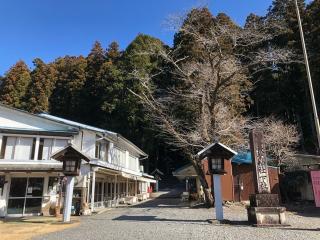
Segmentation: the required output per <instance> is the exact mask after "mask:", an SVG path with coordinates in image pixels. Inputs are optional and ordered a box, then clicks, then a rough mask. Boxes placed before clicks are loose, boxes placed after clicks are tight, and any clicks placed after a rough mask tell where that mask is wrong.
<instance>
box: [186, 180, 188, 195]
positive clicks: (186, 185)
mask: <svg viewBox="0 0 320 240" xmlns="http://www.w3.org/2000/svg"><path fill="white" fill-rule="evenodd" d="M186 192H188V178H186Z"/></svg>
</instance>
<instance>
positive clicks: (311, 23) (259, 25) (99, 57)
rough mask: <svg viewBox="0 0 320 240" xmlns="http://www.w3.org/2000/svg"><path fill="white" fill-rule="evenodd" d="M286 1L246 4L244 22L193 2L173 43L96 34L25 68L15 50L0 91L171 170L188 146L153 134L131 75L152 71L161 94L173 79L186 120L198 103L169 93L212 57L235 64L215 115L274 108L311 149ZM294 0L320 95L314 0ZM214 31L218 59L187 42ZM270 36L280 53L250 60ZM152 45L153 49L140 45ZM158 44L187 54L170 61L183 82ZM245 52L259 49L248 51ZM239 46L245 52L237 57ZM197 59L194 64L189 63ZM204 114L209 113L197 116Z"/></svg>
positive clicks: (19, 104) (319, 31)
mask: <svg viewBox="0 0 320 240" xmlns="http://www.w3.org/2000/svg"><path fill="white" fill-rule="evenodd" d="M293 4H294V3H293V1H288V0H274V1H273V3H272V5H271V6H270V8H269V9H268V12H267V14H266V15H265V16H257V15H254V14H250V15H249V16H248V18H247V21H246V24H245V26H243V27H241V26H238V25H237V24H236V23H234V22H233V21H232V20H231V19H230V18H229V17H228V16H227V15H226V14H224V13H219V14H218V15H217V16H212V14H211V13H210V11H209V10H208V9H207V8H200V9H193V10H191V11H190V12H189V13H188V14H187V15H186V16H184V18H183V21H182V25H181V26H179V28H178V30H177V32H176V34H175V38H174V44H173V46H172V47H170V46H166V45H165V44H164V43H162V42H161V41H160V40H159V39H157V38H154V37H152V36H148V35H144V34H139V35H138V36H137V37H136V38H135V39H134V40H133V41H132V42H131V43H130V44H129V46H128V47H127V48H126V49H124V50H121V49H119V46H118V44H117V42H112V43H110V44H109V45H108V46H107V47H104V46H102V45H101V43H100V42H95V43H94V44H93V47H92V49H91V51H90V53H89V54H88V56H63V57H59V58H58V59H56V60H54V61H53V62H50V63H44V62H43V61H42V60H41V59H39V58H37V59H35V60H34V67H33V68H32V69H29V68H28V66H27V65H26V64H25V63H24V62H23V61H22V60H20V61H18V62H17V63H16V64H15V65H14V66H12V67H11V68H10V69H9V70H8V71H7V72H6V73H5V75H4V76H2V77H0V83H1V85H0V101H1V102H2V103H4V104H7V105H10V106H13V107H16V108H21V109H25V110H27V111H30V112H42V111H45V112H49V113H51V114H53V115H57V116H61V117H65V118H68V119H71V120H75V121H80V122H84V123H87V124H91V125H95V126H99V127H102V128H106V129H109V130H112V131H116V132H118V133H120V134H122V135H123V136H125V137H127V138H128V139H130V140H131V141H133V142H134V143H135V144H137V145H138V146H139V147H141V148H142V149H144V150H145V151H146V152H147V153H148V154H149V155H150V158H149V162H146V163H145V164H146V170H147V171H152V170H153V169H154V168H156V167H158V168H160V169H161V170H163V171H165V172H166V173H170V172H171V171H172V170H173V169H174V168H176V167H177V166H181V165H183V164H184V163H185V162H186V160H185V158H186V155H185V153H184V151H182V150H181V149H180V148H179V147H172V146H170V145H168V144H167V142H168V141H167V136H165V135H163V134H159V131H158V128H159V127H158V125H157V124H156V123H155V122H154V119H153V118H152V117H151V116H150V114H147V112H148V109H146V105H145V104H144V102H143V101H141V99H139V97H137V95H139V94H143V93H145V92H144V91H145V88H144V86H143V85H141V81H136V79H137V74H139V76H138V78H140V79H141V78H143V77H144V76H153V78H152V79H153V80H152V81H153V82H152V86H151V87H152V88H153V90H154V91H153V93H154V92H155V93H156V94H157V95H158V96H159V95H160V96H164V94H165V93H164V92H163V91H161V89H176V90H177V91H176V92H175V96H176V99H180V100H181V101H180V103H179V105H175V106H173V105H171V106H170V107H172V108H171V110H172V113H174V115H175V116H178V117H179V118H180V119H184V120H185V121H186V122H188V123H193V122H194V119H193V113H194V112H197V111H199V109H198V106H197V105H196V104H188V103H189V102H188V101H184V100H185V99H184V97H185V96H184V97H183V96H181V95H180V96H177V95H178V94H179V93H182V92H183V93H186V91H185V90H186V89H189V90H190V89H191V88H193V90H194V92H193V94H195V91H196V90H197V89H198V88H199V84H202V83H203V81H202V82H201V81H194V79H202V80H203V79H204V80H205V79H206V78H207V77H208V75H206V73H207V72H209V71H211V70H212V69H215V70H217V68H216V67H213V66H212V65H211V66H210V64H212V63H215V64H217V65H216V66H219V67H218V68H219V69H220V71H218V73H219V74H220V73H221V72H223V73H226V70H230V69H237V71H234V73H232V72H229V73H228V74H229V75H230V76H226V75H223V77H225V78H228V77H230V79H231V80H230V82H228V83H227V84H225V85H224V86H223V89H222V90H221V91H220V90H219V91H220V92H219V93H217V94H216V95H215V97H216V101H213V103H216V104H213V105H214V106H209V107H208V109H210V108H212V111H213V112H223V111H225V110H226V109H228V114H229V115H228V116H226V115H223V116H225V117H228V119H229V120H233V121H237V122H238V123H239V121H240V122H241V121H242V119H243V118H242V117H247V116H250V117H251V119H259V118H265V117H270V116H272V117H273V118H274V119H277V121H278V120H279V121H282V122H283V123H285V124H294V125H296V126H297V128H298V132H299V133H300V136H301V138H300V139H301V140H300V144H299V147H298V149H297V150H298V151H304V152H309V153H316V152H318V151H319V149H318V148H317V142H316V137H315V130H314V127H313V126H314V123H313V117H312V111H311V103H310V97H309V92H308V86H307V81H306V77H305V76H306V75H305V69H304V65H303V63H302V61H299V58H301V53H302V52H301V43H300V38H299V35H298V27H297V19H296V15H295V9H294V5H293ZM299 6H300V9H301V15H302V18H303V25H304V30H305V36H306V42H307V48H308V50H309V53H310V60H311V61H310V63H311V71H312V77H313V82H314V87H315V94H316V100H317V103H318V104H319V103H320V100H319V98H320V94H319V93H320V84H319V82H320V76H319V73H320V72H319V67H318V66H319V65H320V49H319V44H318V43H319V36H320V28H319V24H320V14H319V13H320V0H315V1H313V2H311V3H310V4H309V5H306V4H305V3H304V1H302V0H299ZM195 15H196V16H197V17H196V18H195V17H194V16H195ZM218 25H219V26H224V28H219V31H218V32H219V34H218V35H217V33H216V32H215V33H214V34H213V32H210V31H209V30H210V29H216V28H215V26H218ZM190 26H192V28H190ZM208 26H212V28H210V27H208ZM194 29H197V35H193V33H194V32H192V31H193V30H194ZM249 30H250V32H252V31H253V30H254V31H256V32H258V33H260V34H262V35H263V36H264V38H260V39H259V40H257V38H256V39H254V38H250V41H251V43H252V42H254V40H257V41H256V42H254V44H250V46H248V45H246V43H245V42H243V41H242V40H243V39H248V38H249V37H250V36H251V37H252V36H253V35H248V34H247V33H248V32H249ZM275 33H276V35H275ZM246 34H247V35H246ZM212 36H220V37H219V39H218V42H219V43H222V45H221V46H219V51H221V52H220V54H221V55H220V56H222V55H223V57H221V58H220V60H219V61H220V62H219V61H217V59H214V61H215V62H213V61H212V60H213V58H212V56H213V55H214V54H216V53H217V48H216V46H217V45H215V44H212V43H210V42H206V43H205V44H203V42H202V43H201V44H195V39H196V40H197V42H198V43H199V41H206V40H207V39H210V38H211V37H212ZM268 36H271V37H268ZM241 39H242V40H241ZM211 40H214V39H211ZM235 43H236V44H235ZM239 46H241V47H239ZM271 46H272V48H273V51H272V53H273V54H274V55H277V59H280V61H277V62H273V63H270V62H269V63H264V61H263V59H262V58H261V59H260V63H259V64H249V63H250V62H251V61H253V60H252V59H255V61H257V59H258V58H257V57H259V56H260V55H259V53H261V52H268V51H270V49H271ZM150 51H152V52H153V54H148V53H149V52H150ZM163 52H166V53H168V52H169V53H172V55H170V56H171V57H173V58H172V59H184V60H185V61H183V62H181V63H180V62H179V64H182V65H179V64H178V67H181V69H184V71H185V70H186V69H192V74H191V75H190V76H189V77H191V78H190V79H193V82H189V83H187V82H186V81H185V78H184V77H185V76H184V77H182V75H181V72H180V73H179V72H177V69H178V68H177V66H175V62H174V61H170V60H172V59H169V58H168V57H167V58H164V57H165V56H164V55H163V54H162V55H161V53H163ZM252 52H256V53H257V54H256V55H255V56H253V55H250V54H249V53H252ZM270 52H271V51H270ZM283 52H290V54H292V56H297V57H296V58H290V57H288V55H286V56H280V55H281V54H280V53H283ZM208 53H210V54H211V53H212V54H211V55H210V54H208ZM241 55H242V56H243V57H242V58H239V56H241ZM160 56H161V57H160ZM261 56H262V55H261ZM261 56H260V57H261ZM299 56H300V57H299ZM249 57H252V58H251V59H249ZM281 57H282V58H281ZM239 59H240V60H239ZM290 59H291V60H290ZM239 61H240V62H239ZM240 63H241V64H243V63H245V68H244V67H243V65H241V67H240V65H239V64H240ZM187 67H188V68H187ZM196 68H198V71H195V69H196ZM181 69H180V70H181ZM159 70H160V71H159ZM226 74H227V73H226ZM217 76H218V75H217ZM221 76H222V75H221ZM221 76H220V75H219V76H218V78H219V77H221ZM192 84H194V85H192ZM202 87H204V88H205V87H206V86H202ZM210 87H212V86H210ZM132 92H134V93H136V94H137V95H135V94H133V93H132ZM171 93H172V92H171ZM161 94H162V95H161ZM171 96H172V95H171ZM167 97H168V98H167V100H168V101H169V100H170V99H172V98H169V96H168V95H167ZM193 97H195V95H193ZM169 102H170V101H169ZM222 103H223V104H222ZM213 108H214V109H213ZM229 112H230V113H229ZM214 116H220V115H219V114H217V115H214ZM199 121H200V120H199ZM202 121H208V119H205V118H203V119H202ZM210 121H211V122H210V124H213V123H214V122H215V121H217V122H219V121H220V122H222V123H223V121H225V120H224V119H219V118H212V119H210ZM202 124H204V125H206V124H209V123H206V122H202ZM220 125H221V124H220ZM230 127H231V126H230ZM185 130H186V129H185ZM235 130H236V129H235ZM207 133H209V134H208V136H204V138H203V139H202V140H201V141H202V142H206V141H207V140H212V139H211V137H212V136H211V135H210V134H211V132H210V131H208V132H207ZM237 134H239V133H236V132H235V136H237V137H239V135H237ZM194 137H195V138H196V137H198V136H196V135H195V136H194ZM220 137H221V138H222V139H226V141H227V142H228V141H229V140H230V139H231V138H228V137H226V136H223V135H221V136H220ZM206 138H207V139H206ZM230 142H231V143H232V141H230Z"/></svg>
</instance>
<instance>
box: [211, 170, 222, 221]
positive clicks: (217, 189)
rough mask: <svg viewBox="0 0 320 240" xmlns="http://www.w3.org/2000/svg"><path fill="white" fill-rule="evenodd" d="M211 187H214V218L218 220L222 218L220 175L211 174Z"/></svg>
mask: <svg viewBox="0 0 320 240" xmlns="http://www.w3.org/2000/svg"><path fill="white" fill-rule="evenodd" d="M213 189H214V205H215V209H216V219H217V220H218V221H222V220H223V208H222V196H221V195H222V192H221V175H218V174H214V175H213Z"/></svg>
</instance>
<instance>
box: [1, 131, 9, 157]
mask: <svg viewBox="0 0 320 240" xmlns="http://www.w3.org/2000/svg"><path fill="white" fill-rule="evenodd" d="M7 139H8V137H7V136H3V137H2V143H1V150H0V159H4V155H5V153H6V145H7Z"/></svg>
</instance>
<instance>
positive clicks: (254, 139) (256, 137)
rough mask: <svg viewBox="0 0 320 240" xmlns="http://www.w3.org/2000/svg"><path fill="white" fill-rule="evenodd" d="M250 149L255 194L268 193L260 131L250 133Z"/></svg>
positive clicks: (266, 166)
mask: <svg viewBox="0 0 320 240" xmlns="http://www.w3.org/2000/svg"><path fill="white" fill-rule="evenodd" d="M250 149H251V155H252V159H253V164H254V171H253V173H254V180H255V189H256V193H270V183H269V174H268V165H267V157H266V149H265V145H264V142H263V133H262V131H260V130H256V129H254V130H252V131H251V132H250Z"/></svg>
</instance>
